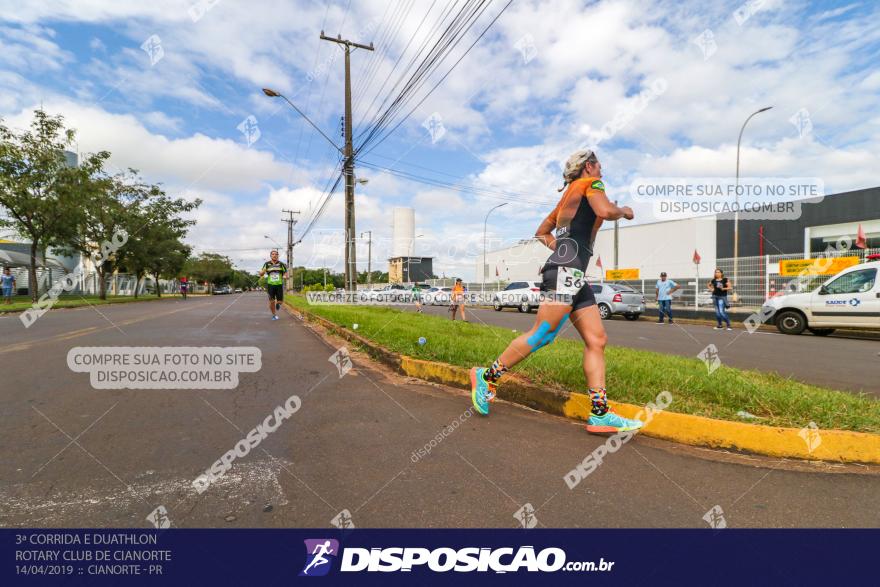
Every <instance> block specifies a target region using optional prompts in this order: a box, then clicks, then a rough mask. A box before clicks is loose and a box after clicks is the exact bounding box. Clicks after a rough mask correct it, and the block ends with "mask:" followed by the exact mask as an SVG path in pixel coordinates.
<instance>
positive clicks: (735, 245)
mask: <svg viewBox="0 0 880 587" xmlns="http://www.w3.org/2000/svg"><path fill="white" fill-rule="evenodd" d="M771 108H773V106H765V107H764V108H761V109H760V110H756V111H754V112H752V113H751V114H750V115H749V117H748V118H746V121H745V122H743V125H742V128H740V129H739V138H738V139H737V140H736V209H734V211H733V284H734V287H736V286H737V285H738V282H737V280H736V278H737V271H738V269H739V147H740V143H742V138H743V131H745V130H746V125H747V124H748V123H749V121H750V120H751V119H752V118H753V117H754V116H755V115H757V114H760V113H761V112H767V111H768V110H770V109H771ZM734 295H735V294H734Z"/></svg>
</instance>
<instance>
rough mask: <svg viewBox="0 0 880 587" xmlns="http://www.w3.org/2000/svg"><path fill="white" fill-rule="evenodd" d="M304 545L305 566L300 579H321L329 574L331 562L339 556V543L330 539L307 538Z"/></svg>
mask: <svg viewBox="0 0 880 587" xmlns="http://www.w3.org/2000/svg"><path fill="white" fill-rule="evenodd" d="M304 542H305V543H306V566H305V567H303V570H302V572H301V573H300V574H299V576H300V577H323V576H324V575H326V574H327V573H329V572H330V568H331V567H332V566H333V560H334V559H335V558H336V557H337V556H338V555H339V541H338V540H333V539H332V538H308V539H306V540H305V541H304Z"/></svg>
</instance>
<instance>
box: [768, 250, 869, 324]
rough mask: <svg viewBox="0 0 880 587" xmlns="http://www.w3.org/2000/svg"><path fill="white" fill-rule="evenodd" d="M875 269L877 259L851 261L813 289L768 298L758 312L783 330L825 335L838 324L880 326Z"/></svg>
mask: <svg viewBox="0 0 880 587" xmlns="http://www.w3.org/2000/svg"><path fill="white" fill-rule="evenodd" d="M878 271H880V261H871V262H868V263H862V264H861V265H853V266H852V267H848V268H846V269H844V270H843V271H841V272H840V273H838V274H837V275H834V276H833V277H831V278H829V279H827V280H825V282H824V283H823V284H822V285H820V286H819V287H817V288H815V289H813V290H812V291H808V292H804V293H790V294H785V293H784V294H781V295H777V296H774V297H772V298H770V299H768V300H767V301H766V302H764V304H763V306H762V307H761V316H769V320H768V321H771V322H772V323H774V324H775V325H776V328H777V329H778V330H779V332H781V333H783V334H800V333H802V332H803V331H804V330H809V331H810V332H812V333H813V334H815V335H817V336H828V335H829V334H831V333H832V332H834V330H835V329H837V328H880V280H878V279H877V273H878Z"/></svg>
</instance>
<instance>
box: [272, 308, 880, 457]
mask: <svg viewBox="0 0 880 587" xmlns="http://www.w3.org/2000/svg"><path fill="white" fill-rule="evenodd" d="M286 305H287V304H286ZM287 307H288V308H289V309H290V310H291V311H292V312H294V313H295V314H297V315H298V316H300V317H302V318H303V319H304V320H308V321H310V322H315V323H317V324H320V325H321V326H323V327H324V328H326V329H327V330H329V331H331V332H333V333H335V334H337V335H339V336H341V337H342V338H345V339H346V340H349V341H350V342H353V343H356V344H358V345H359V346H361V347H363V349H364V350H365V351H366V352H367V353H368V354H369V355H370V356H372V357H374V358H375V359H377V360H379V361H380V362H382V363H384V364H385V365H387V366H389V367H391V368H393V369H394V370H396V371H397V372H399V373H401V374H403V375H408V376H410V377H416V378H418V379H423V380H426V381H431V382H434V383H441V384H444V385H450V386H453V387H458V388H462V389H470V377H469V371H468V369H465V368H464V367H457V366H455V365H449V364H446V363H438V362H434V361H425V360H422V359H414V358H412V357H408V356H405V355H399V354H397V353H394V352H392V351H389V350H388V349H385V348H384V347H381V346H379V345H378V344H376V343H374V342H372V341H370V340H368V339H366V338H364V337H362V336H359V335H357V334H355V333H354V332H352V331H350V330H348V329H346V328H345V327H343V326H340V325H338V324H336V323H334V322H331V321H329V320H327V319H325V318H322V317H320V316H317V315H315V314H311V313H309V312H303V311H301V310H299V309H297V308H293V307H292V306H290V305H287ZM498 397H499V398H501V399H503V400H506V401H510V402H514V403H518V404H521V405H524V406H528V407H530V408H532V409H535V410H539V411H542V412H547V413H550V414H554V415H557V416H565V417H567V418H572V419H575V420H586V419H587V418H588V417H589V414H590V399H589V397H588V396H587V395H585V394H582V393H569V392H563V391H557V390H553V389H547V388H542V387H538V386H536V385H534V384H532V383H530V382H527V381H524V380H522V379H520V378H518V377H516V376H515V375H510V374H509V375H507V376H506V377H505V379H504V385H502V386H500V387H499V390H498ZM609 403H610V404H611V405H612V406H613V407H614V409H615V410H616V411H617V413H619V414H620V415H622V416H624V417H626V418H635V417H636V415H637V414H638V413H639V412H644V407H643V406H637V405H633V404H625V403H619V402H613V401H612V402H609ZM641 433H642V434H644V435H646V436H652V437H655V438H662V439H664V440H671V441H674V442H680V443H682V444H689V445H694V446H704V447H710V448H725V449H734V450H740V451H744V452H749V453H754V454H760V455H767V456H772V457H785V458H795V459H804V460H813V461H832V462H842V463H875V464H880V435H876V434H867V433H863V432H850V431H848V430H818V429H815V430H813V429H810V428H804V429H798V428H779V427H775V426H765V425H761V424H746V423H743V422H731V421H728V420H715V419H712V418H705V417H702V416H693V415H689V414H678V413H675V412H668V411H658V412H654V414H653V418H652V420H651V422H650V423H649V424H647V425H645V427H644V428H643V429H642V432H641Z"/></svg>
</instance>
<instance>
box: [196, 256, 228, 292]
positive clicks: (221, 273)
mask: <svg viewBox="0 0 880 587" xmlns="http://www.w3.org/2000/svg"><path fill="white" fill-rule="evenodd" d="M232 270H233V269H232V262H231V261H230V260H229V257H226V256H224V255H220V254H219V253H208V252H205V253H202V254H201V255H199V256H198V257H194V258H191V259H189V260H188V261H187V264H186V271H187V273H188V274H190V275H193V276H195V277H196V278H197V279H200V280H202V281H207V282H208V283H209V284H210V285H211V286H212V287H213V285H214V284H215V283H216V284H220V285H222V284H226V283H229V281H230V280H231V278H232Z"/></svg>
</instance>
